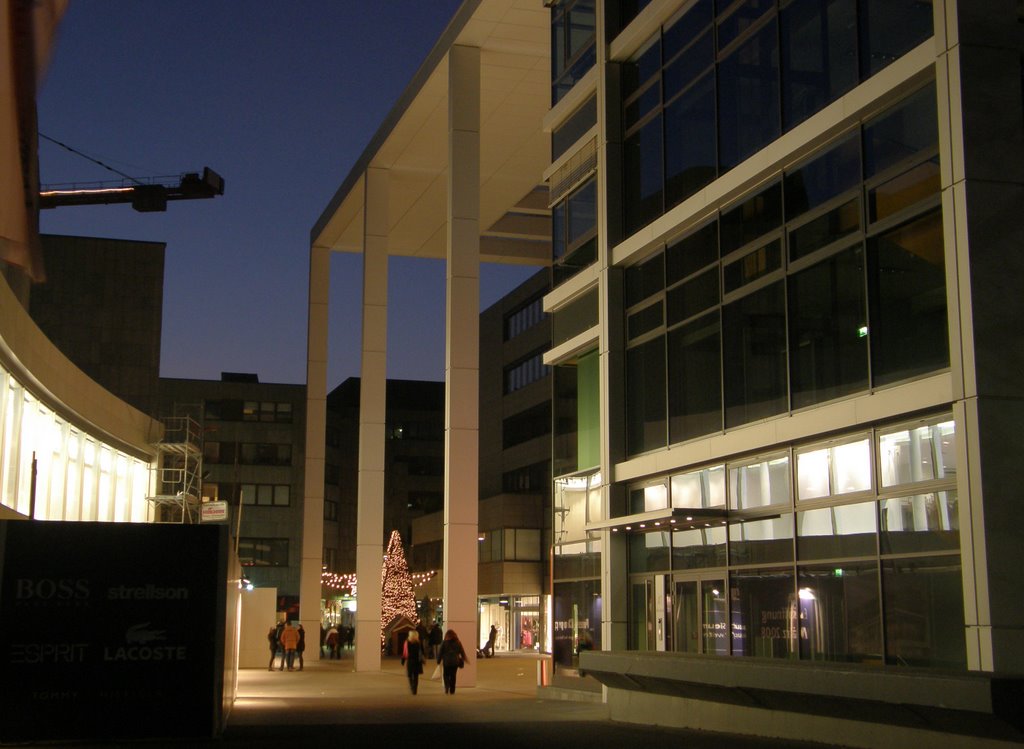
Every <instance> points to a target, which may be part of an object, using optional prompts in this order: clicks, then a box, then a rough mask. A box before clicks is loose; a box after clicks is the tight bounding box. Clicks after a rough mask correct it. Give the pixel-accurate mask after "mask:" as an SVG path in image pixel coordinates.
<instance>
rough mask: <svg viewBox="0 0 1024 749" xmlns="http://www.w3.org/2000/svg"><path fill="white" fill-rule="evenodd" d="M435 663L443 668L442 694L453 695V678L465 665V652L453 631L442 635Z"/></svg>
mask: <svg viewBox="0 0 1024 749" xmlns="http://www.w3.org/2000/svg"><path fill="white" fill-rule="evenodd" d="M437 662H438V663H440V664H441V666H442V668H443V671H442V672H441V676H442V678H443V680H444V693H445V694H455V677H456V675H457V674H458V673H459V669H460V668H462V667H463V666H465V665H466V650H465V648H463V647H462V642H460V641H459V636H458V635H457V634H455V630H454V629H449V630H448V631H447V632H445V633H444V640H442V641H441V647H440V649H439V650H438V653H437Z"/></svg>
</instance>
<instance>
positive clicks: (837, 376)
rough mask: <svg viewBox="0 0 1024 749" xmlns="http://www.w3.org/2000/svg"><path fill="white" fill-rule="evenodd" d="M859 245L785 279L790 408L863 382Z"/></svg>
mask: <svg viewBox="0 0 1024 749" xmlns="http://www.w3.org/2000/svg"><path fill="white" fill-rule="evenodd" d="M864 294H865V290H864V251H863V249H862V247H861V245H859V244H858V245H857V246H855V247H851V248H850V249H848V250H844V251H843V252H841V253H839V254H837V255H833V256H832V257H830V258H829V259H828V260H825V261H824V262H821V263H818V264H817V265H815V266H813V267H811V268H808V269H807V270H804V271H801V272H799V273H794V274H793V275H791V276H790V277H789V326H790V330H789V352H790V373H789V376H790V389H791V391H792V396H793V408H802V407H804V406H809V405H812V404H815V403H822V402H824V401H827V400H831V399H833V398H838V397H839V396H842V395H846V394H848V393H852V392H856V391H858V390H864V389H866V388H867V386H868V339H867V304H866V301H865V298H864Z"/></svg>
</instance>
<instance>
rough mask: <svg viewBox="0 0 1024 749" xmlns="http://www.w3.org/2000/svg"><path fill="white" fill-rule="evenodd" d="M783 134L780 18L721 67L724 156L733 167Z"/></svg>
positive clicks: (727, 166) (724, 166)
mask: <svg viewBox="0 0 1024 749" xmlns="http://www.w3.org/2000/svg"><path fill="white" fill-rule="evenodd" d="M778 136H779V49H778V31H777V29H776V19H772V20H771V21H770V22H768V23H767V24H765V26H764V27H762V28H761V29H760V30H759V31H757V32H756V33H755V34H754V35H753V36H751V37H750V38H749V39H747V41H745V42H743V43H742V44H741V45H740V46H739V47H737V48H736V49H735V50H733V51H732V52H731V53H730V54H729V56H728V57H727V58H725V59H724V60H723V61H722V62H720V63H719V65H718V153H719V164H720V165H721V167H722V169H723V170H727V169H731V168H732V167H734V166H736V165H737V164H738V163H740V162H741V161H743V159H745V158H747V157H748V156H750V155H751V154H753V153H754V152H756V151H757V150H758V149H760V148H761V147H763V146H765V145H766V144H768V143H769V142H771V141H772V140H774V139H775V138H777V137H778Z"/></svg>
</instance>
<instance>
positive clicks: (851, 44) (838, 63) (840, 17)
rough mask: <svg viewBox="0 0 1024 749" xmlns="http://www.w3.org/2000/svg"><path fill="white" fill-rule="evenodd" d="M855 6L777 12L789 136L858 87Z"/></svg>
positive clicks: (829, 3) (818, 3) (843, 2)
mask: <svg viewBox="0 0 1024 749" xmlns="http://www.w3.org/2000/svg"><path fill="white" fill-rule="evenodd" d="M856 13H857V10H856V0H825V2H822V0H796V2H793V3H792V4H790V5H789V6H787V7H786V8H784V9H783V10H781V11H780V12H779V18H780V20H779V24H780V33H781V35H782V117H783V127H784V129H786V130H788V129H790V128H792V127H793V126H794V125H797V124H798V123H800V122H803V121H804V120H805V119H807V118H808V117H809V116H810V115H812V114H814V113H815V112H817V111H818V110H819V109H821V108H822V107H824V106H825V105H826V104H828V103H830V102H832V101H835V100H836V99H837V98H839V96H841V95H842V94H844V93H846V92H847V91H849V90H850V89H851V88H853V87H854V86H855V85H856V84H857V31H856V30H857V23H856Z"/></svg>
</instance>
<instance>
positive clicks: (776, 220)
mask: <svg viewBox="0 0 1024 749" xmlns="http://www.w3.org/2000/svg"><path fill="white" fill-rule="evenodd" d="M719 223H720V224H721V232H722V236H721V239H722V257H725V256H726V255H728V254H729V253H730V252H732V251H733V250H738V249H739V248H740V247H743V246H744V245H747V244H750V243H751V242H753V241H754V240H755V239H757V238H758V237H762V236H764V235H765V234H767V233H768V232H770V231H774V230H775V229H778V228H779V227H780V226H782V185H781V184H780V183H778V182H776V183H775V184H773V185H771V186H770V187H768V188H766V189H764V190H762V191H761V192H759V193H758V194H757V195H754V196H752V197H749V198H747V199H746V200H744V201H743V202H742V203H740V204H739V205H737V206H735V207H733V208H729V209H727V210H726V212H725V213H723V214H722V218H721V220H720V222H719Z"/></svg>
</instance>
